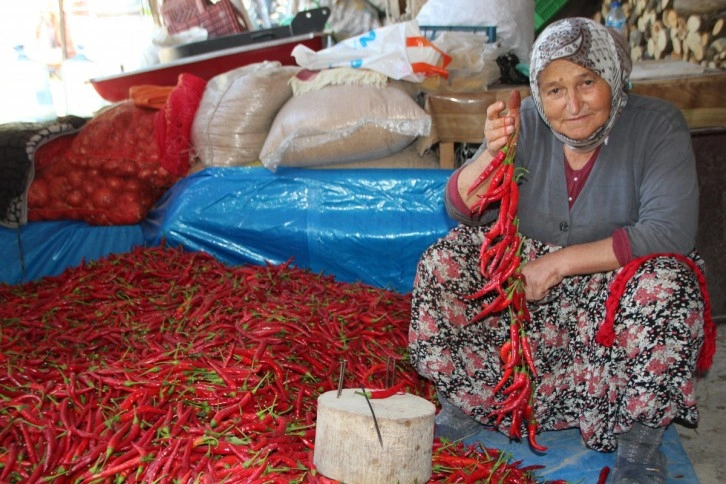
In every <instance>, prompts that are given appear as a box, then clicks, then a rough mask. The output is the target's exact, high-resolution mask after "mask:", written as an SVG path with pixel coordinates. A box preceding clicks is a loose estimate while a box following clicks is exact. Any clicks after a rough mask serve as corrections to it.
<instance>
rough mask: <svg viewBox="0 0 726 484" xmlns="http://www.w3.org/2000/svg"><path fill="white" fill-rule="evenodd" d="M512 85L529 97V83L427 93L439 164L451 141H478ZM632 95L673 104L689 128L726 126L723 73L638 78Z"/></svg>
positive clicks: (450, 162) (447, 160)
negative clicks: (494, 108) (491, 109)
mask: <svg viewBox="0 0 726 484" xmlns="http://www.w3.org/2000/svg"><path fill="white" fill-rule="evenodd" d="M512 89H517V90H519V91H520V93H521V94H522V98H524V97H527V96H529V95H530V91H529V86H527V85H522V86H494V87H493V88H491V89H489V90H487V91H480V92H471V93H429V94H427V95H426V102H425V107H426V111H427V112H428V113H429V114H430V115H431V117H432V133H431V136H430V138H429V140H428V141H429V142H430V143H431V144H435V143H437V142H438V143H439V162H440V164H441V167H442V168H454V164H455V160H454V144H455V143H481V141H482V139H483V138H484V120H485V118H486V109H487V107H488V106H489V105H490V104H492V103H493V102H495V101H497V100H507V99H508V97H509V93H510V92H511V91H512ZM632 92H633V93H636V94H641V95H645V96H653V97H658V98H661V99H665V100H667V101H670V102H672V103H673V104H674V105H676V106H678V107H679V108H680V109H681V111H682V112H683V115H684V116H685V117H686V121H687V123H688V126H689V128H691V130H698V129H704V128H726V72H722V71H719V72H715V73H706V74H702V75H698V76H688V77H677V78H668V79H653V80H639V81H637V82H635V83H634V84H633V89H632Z"/></svg>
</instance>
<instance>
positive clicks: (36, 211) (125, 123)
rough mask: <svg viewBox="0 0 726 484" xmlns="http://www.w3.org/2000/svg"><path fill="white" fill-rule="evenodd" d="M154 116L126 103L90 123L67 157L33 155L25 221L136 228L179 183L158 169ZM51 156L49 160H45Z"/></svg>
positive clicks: (63, 153)
mask: <svg viewBox="0 0 726 484" xmlns="http://www.w3.org/2000/svg"><path fill="white" fill-rule="evenodd" d="M155 114H156V111H153V110H147V109H143V108H139V107H137V106H135V105H134V104H133V102H131V101H125V102H122V103H119V104H116V105H114V106H111V107H109V108H106V109H104V110H103V111H101V112H100V113H98V114H97V115H96V116H95V117H94V118H93V119H91V120H90V121H88V123H86V124H85V125H84V126H83V128H82V129H81V131H80V132H78V133H77V134H76V135H75V136H74V137H73V141H72V143H71V145H70V147H68V149H66V150H65V151H60V150H58V149H55V151H52V148H51V147H50V146H48V147H47V148H46V147H43V148H45V149H46V151H43V150H39V151H38V152H36V158H37V159H38V163H36V166H39V167H40V168H39V169H38V170H37V171H36V174H35V178H34V180H33V183H32V184H31V186H30V189H29V192H28V220H63V219H71V220H83V221H85V222H87V223H88V224H90V225H129V224H135V223H138V222H140V221H141V220H143V219H144V217H145V216H146V214H147V212H148V210H149V209H150V208H151V206H152V205H153V204H154V202H156V200H158V198H159V197H161V195H163V194H164V192H166V190H167V189H168V188H169V187H170V186H171V185H172V184H173V183H174V182H175V181H176V180H177V177H175V176H173V175H172V174H170V173H169V172H168V171H167V170H165V169H164V168H163V167H162V166H161V165H160V164H159V159H158V147H157V144H156V140H155V137H154V116H155ZM46 153H52V154H53V159H52V160H43V157H44V156H45V154H46Z"/></svg>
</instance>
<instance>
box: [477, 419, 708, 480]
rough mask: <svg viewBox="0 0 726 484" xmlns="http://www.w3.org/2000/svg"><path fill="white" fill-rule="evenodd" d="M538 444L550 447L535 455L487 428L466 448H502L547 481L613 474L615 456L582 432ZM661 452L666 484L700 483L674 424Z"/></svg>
mask: <svg viewBox="0 0 726 484" xmlns="http://www.w3.org/2000/svg"><path fill="white" fill-rule="evenodd" d="M537 442H538V443H539V444H541V445H544V446H545V447H547V451H546V452H543V453H539V452H535V451H533V450H532V449H531V448H530V446H529V445H528V444H527V442H526V440H525V441H524V442H523V441H515V440H510V439H509V437H507V436H506V435H504V434H502V433H500V432H497V431H494V430H489V429H483V430H481V431H479V433H477V434H476V435H473V436H472V437H469V438H467V439H465V440H464V443H465V444H466V445H474V444H481V445H483V446H484V447H488V448H494V449H499V450H500V451H502V452H504V453H506V454H507V455H509V456H511V459H512V461H522V466H542V468H541V469H539V470H537V476H538V477H540V478H542V479H543V480H544V481H557V480H563V481H567V482H568V483H573V484H577V483H582V484H589V483H597V482H599V477H600V473H601V472H602V470H603V468H604V467H608V468H609V469H610V470H611V471H612V469H613V468H614V467H615V453H614V452H611V453H604V452H597V451H595V450H592V449H588V448H587V447H585V444H584V443H583V441H582V437H581V436H580V430H579V429H567V430H557V431H550V432H543V433H542V434H540V435H538V436H537ZM661 450H662V451H663V453H664V454H665V456H666V460H667V462H668V474H667V476H666V484H679V483H683V484H685V483H698V477H697V476H696V472H695V470H694V468H693V464H692V463H691V460H690V459H689V458H688V454H686V451H685V450H684V449H683V445H682V444H681V439H680V437H679V435H678V430H677V429H676V428H675V426H674V425H671V426H669V427H668V429H667V430H666V432H665V434H664V436H663V444H662V445H661ZM608 482H610V481H608Z"/></svg>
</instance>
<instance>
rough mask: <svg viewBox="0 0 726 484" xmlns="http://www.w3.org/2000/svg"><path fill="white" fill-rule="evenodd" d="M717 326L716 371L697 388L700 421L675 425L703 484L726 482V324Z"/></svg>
mask: <svg viewBox="0 0 726 484" xmlns="http://www.w3.org/2000/svg"><path fill="white" fill-rule="evenodd" d="M717 323H718V342H717V344H716V355H715V357H714V360H713V367H712V368H711V371H709V373H708V374H707V375H706V376H705V377H703V378H702V379H700V380H699V381H698V383H697V387H696V395H697V399H698V406H699V409H700V412H701V421H700V422H699V424H698V426H697V427H695V428H689V427H685V426H683V425H676V429H677V430H678V434H679V436H680V438H681V444H682V445H683V448H684V449H685V451H686V453H687V454H688V457H689V458H690V459H691V462H692V463H693V467H694V469H695V471H696V474H697V475H698V479H699V481H700V483H701V484H720V483H722V482H726V458H724V451H725V450H726V419H724V417H726V320H724V319H721V320H719V321H718V322H717Z"/></svg>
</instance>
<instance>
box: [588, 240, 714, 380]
mask: <svg viewBox="0 0 726 484" xmlns="http://www.w3.org/2000/svg"><path fill="white" fill-rule="evenodd" d="M656 257H671V258H674V259H676V260H678V261H680V262H682V263H684V264H686V265H687V266H688V267H689V268H690V269H691V270H692V271H693V272H694V273H695V274H696V279H697V280H698V286H699V289H700V290H701V294H702V296H703V345H702V346H701V351H700V353H699V355H698V361H697V362H696V369H697V370H698V371H699V372H701V373H704V372H706V371H708V369H709V368H711V364H712V363H713V355H714V353H715V352H716V324H715V323H714V322H713V317H712V315H711V297H710V296H709V294H708V288H707V287H706V277H705V276H704V274H703V271H702V270H701V268H700V267H698V265H696V263H695V262H694V261H693V260H692V259H691V258H689V257H687V256H684V255H681V254H651V255H647V256H644V257H639V258H637V259H634V260H632V261H630V262H629V263H627V264H626V265H625V266H624V267H623V269H622V270H621V271H620V273H619V274H618V275H617V276H615V280H614V281H613V283H612V285H611V288H610V295H609V296H608V298H607V301H606V302H605V320H604V321H603V324H602V325H601V326H600V328H599V329H598V331H597V333H596V334H595V341H597V342H598V343H599V344H601V345H603V346H607V347H610V346H612V345H613V343H614V342H615V330H614V328H613V325H614V321H615V313H616V312H617V310H618V308H619V307H620V300H621V299H622V297H623V294H624V293H625V285H626V284H627V282H628V281H629V280H630V278H631V277H633V274H635V271H636V270H638V268H639V267H640V266H641V265H642V264H643V263H644V262H646V261H648V260H650V259H654V258H656Z"/></svg>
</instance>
